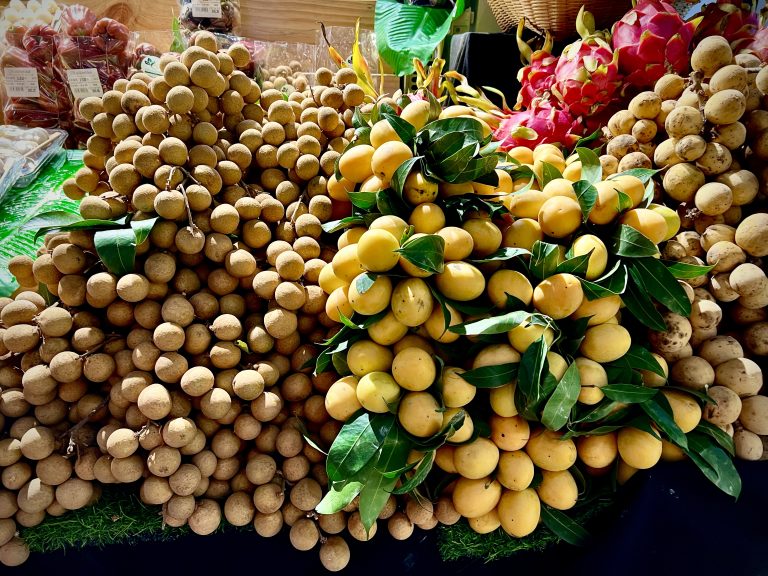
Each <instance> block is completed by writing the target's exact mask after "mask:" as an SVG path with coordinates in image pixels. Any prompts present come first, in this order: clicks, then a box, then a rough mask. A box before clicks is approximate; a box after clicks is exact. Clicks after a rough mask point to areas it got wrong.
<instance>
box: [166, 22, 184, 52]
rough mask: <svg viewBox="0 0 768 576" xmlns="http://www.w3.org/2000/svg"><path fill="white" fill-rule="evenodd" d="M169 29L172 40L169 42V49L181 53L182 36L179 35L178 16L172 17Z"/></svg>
mask: <svg viewBox="0 0 768 576" xmlns="http://www.w3.org/2000/svg"><path fill="white" fill-rule="evenodd" d="M171 31H172V32H173V36H172V38H173V41H172V42H171V47H170V48H169V49H170V51H171V52H176V53H177V54H181V53H182V52H184V38H182V36H181V26H179V19H178V18H174V19H173V20H172V21H171Z"/></svg>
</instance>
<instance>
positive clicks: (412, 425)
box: [397, 392, 443, 438]
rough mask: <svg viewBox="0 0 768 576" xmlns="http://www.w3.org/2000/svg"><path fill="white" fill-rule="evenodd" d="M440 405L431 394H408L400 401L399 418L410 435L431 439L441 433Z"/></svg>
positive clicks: (441, 417) (441, 416)
mask: <svg viewBox="0 0 768 576" xmlns="http://www.w3.org/2000/svg"><path fill="white" fill-rule="evenodd" d="M439 410H440V405H439V404H438V403H437V400H435V397H434V396H432V395H431V394H430V393H429V392H408V393H407V394H406V395H405V396H403V398H402V399H401V400H400V405H399V407H398V409H397V418H398V420H399V421H400V424H401V425H402V426H403V428H405V431H406V432H408V433H409V434H413V435H414V436H416V437H418V438H429V437H430V436H433V435H434V434H437V433H438V432H439V431H440V427H441V426H442V424H443V415H442V414H441V413H440V411H439Z"/></svg>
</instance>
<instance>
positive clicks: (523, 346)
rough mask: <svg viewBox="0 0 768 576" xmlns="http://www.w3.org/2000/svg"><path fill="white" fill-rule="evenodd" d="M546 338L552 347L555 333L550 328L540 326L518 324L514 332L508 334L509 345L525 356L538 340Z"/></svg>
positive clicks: (548, 344) (513, 329)
mask: <svg viewBox="0 0 768 576" xmlns="http://www.w3.org/2000/svg"><path fill="white" fill-rule="evenodd" d="M541 336H544V341H545V342H546V343H547V346H551V345H552V342H553V341H554V339H555V331H554V330H552V328H550V327H549V326H540V325H539V324H530V323H527V322H526V323H523V324H518V325H517V326H515V327H514V328H512V330H510V331H509V332H507V337H508V338H509V343H510V344H511V345H512V347H513V348H514V349H515V350H517V351H518V352H520V353H521V354H523V353H524V352H525V351H526V350H528V347H529V346H530V345H531V344H533V343H534V342H535V341H536V340H538V339H539V338H541Z"/></svg>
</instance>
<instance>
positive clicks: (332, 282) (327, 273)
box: [318, 264, 347, 294]
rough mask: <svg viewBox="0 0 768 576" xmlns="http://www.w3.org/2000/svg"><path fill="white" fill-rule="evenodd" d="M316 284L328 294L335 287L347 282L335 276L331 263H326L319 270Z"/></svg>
mask: <svg viewBox="0 0 768 576" xmlns="http://www.w3.org/2000/svg"><path fill="white" fill-rule="evenodd" d="M318 284H319V285H320V288H322V289H323V292H325V293H326V294H330V293H331V292H333V291H334V290H336V288H341V287H342V286H346V285H347V283H346V282H345V281H344V280H342V279H341V278H339V277H338V276H336V274H334V273H333V266H332V265H331V264H326V265H325V266H323V269H322V270H320V276H319V277H318Z"/></svg>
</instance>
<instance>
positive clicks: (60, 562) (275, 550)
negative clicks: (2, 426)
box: [0, 462, 768, 576]
mask: <svg viewBox="0 0 768 576" xmlns="http://www.w3.org/2000/svg"><path fill="white" fill-rule="evenodd" d="M737 467H738V469H739V471H740V472H741V475H742V479H743V484H744V486H743V490H742V495H741V497H740V498H739V500H738V502H734V500H733V498H731V497H729V496H726V495H725V494H723V493H721V492H720V491H718V490H717V489H716V488H715V487H714V486H712V485H711V484H709V482H708V481H707V480H706V479H705V478H704V477H703V476H702V475H701V474H700V472H699V471H698V470H697V469H696V468H695V467H694V466H693V465H691V464H690V463H687V462H686V463H676V464H661V465H659V466H658V467H656V468H654V469H652V470H650V471H648V472H640V473H638V474H636V475H635V477H633V478H632V480H630V482H629V483H628V484H627V485H626V486H625V487H624V488H623V489H622V490H621V491H620V493H619V503H618V505H617V506H615V507H614V508H613V509H610V510H608V511H606V512H603V513H602V514H601V515H600V517H599V518H597V519H596V520H595V521H594V522H593V523H592V524H591V525H590V526H589V528H590V531H591V533H592V535H593V538H592V541H591V543H590V544H589V545H587V546H585V547H583V548H574V547H572V546H569V545H567V544H561V545H557V546H554V547H552V548H550V549H549V550H547V551H546V552H544V553H519V554H517V555H515V556H513V557H511V558H507V559H504V560H499V561H496V562H492V563H488V564H486V563H484V562H482V561H478V560H474V561H463V562H448V563H446V562H442V561H441V560H440V556H439V553H438V549H437V545H436V531H431V532H422V531H419V530H417V531H416V532H415V533H414V536H413V537H412V538H411V539H410V540H408V541H406V542H397V541H395V540H393V539H392V538H391V537H390V536H389V535H388V534H387V531H386V526H385V525H384V524H383V523H382V524H381V525H380V527H379V533H378V534H377V535H376V537H375V538H374V540H373V541H371V542H368V543H361V542H353V541H351V538H348V541H351V542H350V544H351V548H352V560H351V562H350V564H349V566H348V567H347V569H346V570H345V571H344V572H342V574H348V575H352V574H354V575H358V574H365V575H366V576H376V575H379V574H381V575H388V576H408V575H418V576H425V575H427V574H434V573H439V574H441V575H449V574H457V575H459V574H460V575H471V576H485V575H496V574H499V575H505V576H511V575H517V574H526V575H529V574H536V575H548V574H555V573H560V572H562V573H563V574H568V575H569V576H571V575H575V574H585V575H589V576H600V575H606V576H607V575H621V576H634V575H638V576H640V575H642V576H663V575H666V574H674V575H676V576H687V575H689V574H698V575H709V574H718V575H723V576H742V575H744V576H758V575H768V531H766V530H765V524H764V522H765V517H766V515H768V492H766V487H768V466H767V465H766V464H765V463H763V462H737ZM317 554H318V553H317V549H315V550H312V551H310V552H298V551H296V550H294V549H293V548H291V545H290V543H289V541H288V535H287V532H286V531H285V530H284V531H283V532H282V533H281V534H280V535H278V536H276V537H274V538H269V539H264V538H260V537H259V536H257V535H256V534H255V533H253V532H229V533H223V534H216V535H213V536H206V537H200V536H185V537H182V538H180V539H178V540H175V541H171V542H145V543H141V544H138V545H134V546H121V545H115V546H109V547H107V548H104V549H101V550H99V549H94V548H89V549H85V550H71V551H68V552H66V553H55V554H33V555H32V556H31V557H30V559H29V561H28V562H27V563H26V564H24V565H22V566H20V567H18V568H14V569H7V568H6V569H4V568H3V567H0V574H6V573H7V574H8V575H9V576H17V575H19V576H20V575H22V574H23V575H27V574H28V575H35V576H39V575H41V574H89V575H90V574H99V573H101V574H109V575H118V576H119V575H123V574H125V575H131V576H136V575H137V574H148V575H149V574H152V575H169V574H179V575H180V576H182V575H184V576H186V575H187V574H212V575H223V574H235V573H240V574H246V575H248V574H265V573H269V574H272V575H279V574H291V575H292V574H313V575H314V574H318V575H320V574H329V573H328V572H326V571H325V570H324V569H323V568H322V566H321V565H320V561H319V559H318V555H317Z"/></svg>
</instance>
